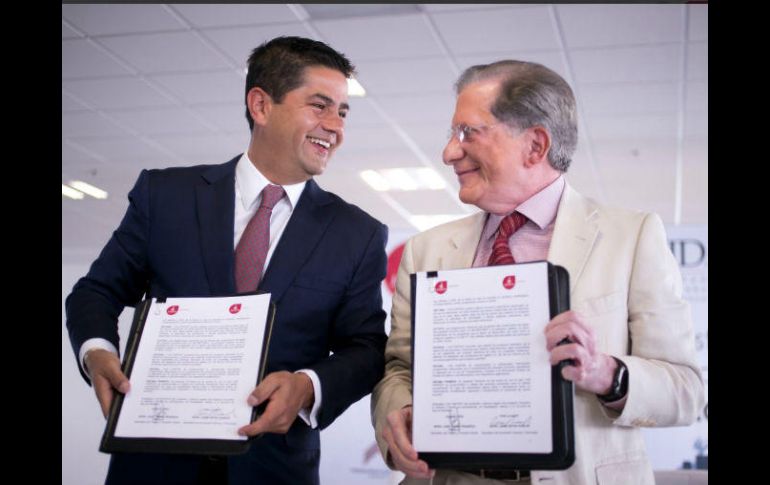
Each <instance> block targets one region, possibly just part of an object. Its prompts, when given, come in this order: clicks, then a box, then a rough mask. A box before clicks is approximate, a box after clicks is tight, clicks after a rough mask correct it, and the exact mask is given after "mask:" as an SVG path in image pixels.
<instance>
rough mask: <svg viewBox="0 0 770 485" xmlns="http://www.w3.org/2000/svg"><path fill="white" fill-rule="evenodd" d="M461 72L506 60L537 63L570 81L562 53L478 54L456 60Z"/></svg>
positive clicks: (507, 52)
mask: <svg viewBox="0 0 770 485" xmlns="http://www.w3.org/2000/svg"><path fill="white" fill-rule="evenodd" d="M455 59H456V60H457V64H458V66H459V67H460V70H461V71H462V70H464V69H467V68H469V67H471V66H474V65H477V64H491V63H493V62H497V61H502V60H504V59H510V60H516V61H527V62H537V63H538V64H542V65H544V66H545V67H547V68H549V69H551V70H553V71H554V72H556V73H557V74H559V75H560V76H561V77H563V78H564V79H568V76H567V69H566V67H565V66H564V60H563V58H562V54H561V51H555V50H550V51H514V50H511V51H506V52H502V51H501V52H494V53H478V54H473V55H469V56H458V57H456V58H455Z"/></svg>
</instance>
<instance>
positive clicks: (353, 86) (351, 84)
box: [348, 77, 366, 98]
mask: <svg viewBox="0 0 770 485" xmlns="http://www.w3.org/2000/svg"><path fill="white" fill-rule="evenodd" d="M348 96H355V97H358V98H363V97H364V96H366V89H364V87H363V86H361V83H359V82H358V81H357V80H355V79H354V78H352V77H349V78H348Z"/></svg>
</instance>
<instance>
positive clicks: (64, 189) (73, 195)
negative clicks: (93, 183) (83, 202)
mask: <svg viewBox="0 0 770 485" xmlns="http://www.w3.org/2000/svg"><path fill="white" fill-rule="evenodd" d="M61 195H63V196H65V197H69V198H70V199H82V198H83V192H80V191H78V190H75V189H73V188H72V187H70V186H68V185H64V184H61Z"/></svg>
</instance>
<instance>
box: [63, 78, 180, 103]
mask: <svg viewBox="0 0 770 485" xmlns="http://www.w3.org/2000/svg"><path fill="white" fill-rule="evenodd" d="M62 90H63V91H69V92H70V93H72V94H74V95H75V96H77V97H78V98H80V99H82V100H83V101H85V102H87V103H89V104H90V105H91V106H92V107H93V109H112V108H136V107H140V106H168V105H170V104H172V101H171V100H169V99H168V98H166V97H165V96H163V95H161V94H160V93H159V92H158V91H157V90H155V89H153V88H152V87H151V86H150V85H149V84H147V83H146V82H144V81H142V80H140V79H136V78H111V79H87V80H77V81H67V80H63V81H62Z"/></svg>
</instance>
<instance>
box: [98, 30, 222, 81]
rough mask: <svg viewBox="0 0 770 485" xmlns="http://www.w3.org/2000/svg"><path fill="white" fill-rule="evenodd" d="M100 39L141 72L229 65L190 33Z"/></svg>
mask: <svg viewBox="0 0 770 485" xmlns="http://www.w3.org/2000/svg"><path fill="white" fill-rule="evenodd" d="M100 42H101V43H102V44H104V45H105V46H106V47H107V48H108V49H109V50H110V51H112V52H114V53H115V54H117V55H118V56H120V57H121V58H122V59H124V60H125V61H127V62H128V63H129V64H131V65H132V66H134V67H136V68H137V69H138V70H139V71H140V72H143V73H162V72H185V71H204V70H212V69H226V68H228V67H230V66H229V64H228V63H227V62H225V61H224V60H223V59H222V58H221V57H220V56H219V54H217V53H216V52H214V51H213V50H212V49H211V48H210V47H208V46H207V45H205V44H204V43H203V42H201V40H200V39H199V38H198V37H197V36H196V35H195V34H193V33H191V32H171V33H164V34H143V35H129V36H116V37H107V38H104V39H101V40H100Z"/></svg>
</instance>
